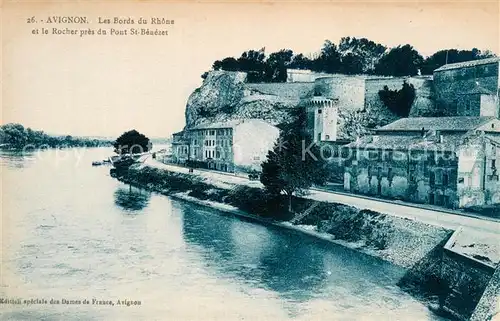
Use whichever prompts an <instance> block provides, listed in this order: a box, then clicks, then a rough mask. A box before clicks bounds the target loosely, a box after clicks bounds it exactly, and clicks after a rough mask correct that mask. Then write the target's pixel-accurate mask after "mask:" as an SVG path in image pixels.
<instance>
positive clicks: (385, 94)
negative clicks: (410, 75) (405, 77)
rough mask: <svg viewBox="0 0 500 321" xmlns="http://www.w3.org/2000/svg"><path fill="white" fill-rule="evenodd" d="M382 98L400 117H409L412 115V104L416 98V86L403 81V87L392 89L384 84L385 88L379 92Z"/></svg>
mask: <svg viewBox="0 0 500 321" xmlns="http://www.w3.org/2000/svg"><path fill="white" fill-rule="evenodd" d="M378 95H379V97H380V100H382V102H383V103H384V105H385V106H386V107H387V108H388V109H389V110H390V111H391V112H393V113H394V114H396V115H398V116H400V117H408V115H410V109H411V105H412V104H413V101H414V100H415V88H414V87H413V85H412V84H408V83H407V82H406V81H405V82H403V88H401V89H400V90H390V89H389V87H387V86H384V89H383V90H380V91H379V92H378Z"/></svg>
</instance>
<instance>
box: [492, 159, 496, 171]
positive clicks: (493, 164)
mask: <svg viewBox="0 0 500 321" xmlns="http://www.w3.org/2000/svg"><path fill="white" fill-rule="evenodd" d="M496 162H497V161H496V160H495V159H492V160H491V168H493V169H495V168H497V167H496Z"/></svg>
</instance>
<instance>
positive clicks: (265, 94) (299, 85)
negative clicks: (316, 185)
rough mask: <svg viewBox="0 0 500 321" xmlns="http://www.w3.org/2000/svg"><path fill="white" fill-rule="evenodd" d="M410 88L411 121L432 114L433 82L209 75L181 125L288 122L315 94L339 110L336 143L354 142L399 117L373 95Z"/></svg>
mask: <svg viewBox="0 0 500 321" xmlns="http://www.w3.org/2000/svg"><path fill="white" fill-rule="evenodd" d="M405 80H406V81H409V82H410V83H412V84H413V85H414V86H415V89H416V99H415V102H414V104H413V106H412V110H411V113H410V117H414V116H431V115H432V111H433V108H434V107H433V102H432V99H431V89H432V80H431V79H428V78H419V77H414V78H410V79H408V78H385V79H383V78H382V79H368V78H366V77H365V76H345V75H332V76H331V77H322V78H318V79H316V81H315V82H287V83H259V84H255V83H247V82H246V73H244V72H228V71H212V72H210V73H209V74H208V76H207V78H206V79H205V80H204V82H203V84H202V86H201V87H200V88H198V89H196V90H195V91H194V92H193V93H192V94H191V96H190V97H189V99H188V102H187V106H186V111H185V113H186V127H187V128H190V127H192V126H195V125H198V124H200V123H205V122H217V121H225V120H230V119H248V118H258V119H263V120H266V121H268V122H270V123H271V124H273V125H276V124H279V123H282V122H284V121H286V120H287V117H288V110H289V109H291V108H295V107H297V106H299V105H302V104H304V103H305V102H307V101H308V100H309V99H310V98H311V97H313V96H314V95H316V96H318V95H321V96H324V97H325V98H329V99H334V100H335V101H337V104H338V106H339V120H338V124H339V130H338V138H339V139H350V140H353V139H355V138H356V137H359V136H362V135H365V134H368V133H370V131H371V130H372V129H374V128H377V127H380V126H384V125H386V124H388V123H390V122H393V121H395V120H397V119H399V117H398V116H396V115H394V114H393V113H392V112H391V111H389V110H388V109H387V107H385V106H384V105H383V103H382V102H381V101H380V99H379V97H378V91H379V90H381V89H382V88H383V87H384V85H388V87H389V88H390V89H399V88H401V86H402V84H403V81H405Z"/></svg>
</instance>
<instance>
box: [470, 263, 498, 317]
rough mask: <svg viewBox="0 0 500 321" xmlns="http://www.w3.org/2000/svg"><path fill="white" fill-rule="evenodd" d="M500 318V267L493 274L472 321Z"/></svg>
mask: <svg viewBox="0 0 500 321" xmlns="http://www.w3.org/2000/svg"><path fill="white" fill-rule="evenodd" d="M499 316H500V267H498V268H497V269H496V271H495V273H494V274H493V277H492V278H491V280H490V282H489V283H488V286H487V287H486V290H485V291H484V294H483V296H482V297H481V300H480V301H479V303H478V304H477V307H476V310H475V311H474V313H473V314H472V316H471V318H470V321H491V320H493V318H494V317H496V318H497V319H498V317H499Z"/></svg>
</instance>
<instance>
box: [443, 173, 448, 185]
mask: <svg viewBox="0 0 500 321" xmlns="http://www.w3.org/2000/svg"><path fill="white" fill-rule="evenodd" d="M443 186H448V173H447V172H443Z"/></svg>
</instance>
